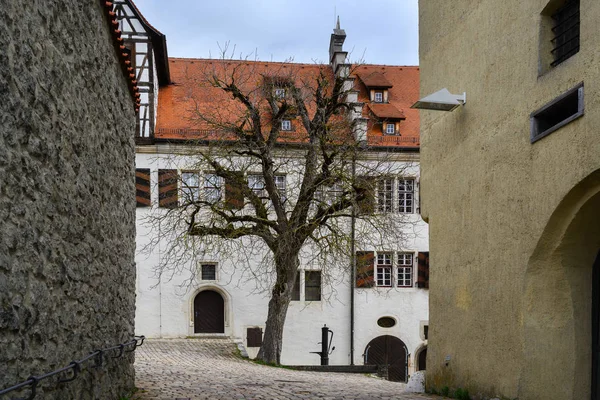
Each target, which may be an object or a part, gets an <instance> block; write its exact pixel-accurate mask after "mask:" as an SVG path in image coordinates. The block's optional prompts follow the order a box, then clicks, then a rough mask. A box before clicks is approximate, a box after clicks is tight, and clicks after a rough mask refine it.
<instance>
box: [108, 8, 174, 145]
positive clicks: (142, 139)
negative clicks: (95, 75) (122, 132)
mask: <svg viewBox="0 0 600 400" xmlns="http://www.w3.org/2000/svg"><path fill="white" fill-rule="evenodd" d="M113 12H114V13H115V14H116V17H117V19H118V21H119V29H120V31H121V37H122V38H123V40H124V46H125V48H126V49H127V50H126V51H127V52H128V53H129V54H130V57H131V67H132V68H133V69H134V71H135V72H134V76H135V78H134V79H135V80H136V81H137V85H138V88H139V92H140V105H139V117H138V124H137V127H136V142H137V143H151V142H152V139H153V137H154V129H155V124H156V107H157V104H158V101H157V100H158V88H159V87H160V86H165V85H168V84H169V83H170V77H169V63H168V62H167V59H168V55H167V43H166V38H165V35H163V34H162V33H161V32H159V31H158V30H157V29H156V28H154V27H153V26H152V25H150V23H148V21H147V20H146V19H145V18H144V16H143V15H142V14H141V13H140V11H139V10H138V8H137V7H136V6H135V4H134V3H133V2H132V1H128V0H114V2H113Z"/></svg>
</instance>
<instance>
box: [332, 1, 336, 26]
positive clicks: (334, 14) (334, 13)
mask: <svg viewBox="0 0 600 400" xmlns="http://www.w3.org/2000/svg"><path fill="white" fill-rule="evenodd" d="M336 16H337V7H336V6H335V4H334V5H333V25H334V26H335V17H336Z"/></svg>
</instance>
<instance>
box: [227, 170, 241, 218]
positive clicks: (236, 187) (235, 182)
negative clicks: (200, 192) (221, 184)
mask: <svg viewBox="0 0 600 400" xmlns="http://www.w3.org/2000/svg"><path fill="white" fill-rule="evenodd" d="M236 175H237V176H236V178H228V179H225V206H226V207H227V208H229V209H232V210H241V209H242V208H244V193H243V192H242V185H243V181H244V180H243V175H242V174H241V173H236Z"/></svg>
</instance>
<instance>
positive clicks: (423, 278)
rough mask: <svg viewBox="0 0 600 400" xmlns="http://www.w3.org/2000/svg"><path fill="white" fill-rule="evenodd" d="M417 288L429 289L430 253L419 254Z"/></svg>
mask: <svg viewBox="0 0 600 400" xmlns="http://www.w3.org/2000/svg"><path fill="white" fill-rule="evenodd" d="M418 260H419V268H418V276H417V287H420V288H424V289H429V252H428V251H425V252H422V253H419V256H418Z"/></svg>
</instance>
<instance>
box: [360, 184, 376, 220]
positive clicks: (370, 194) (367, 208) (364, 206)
mask: <svg viewBox="0 0 600 400" xmlns="http://www.w3.org/2000/svg"><path fill="white" fill-rule="evenodd" d="M373 181H374V179H373V178H369V177H367V176H359V177H357V178H356V188H357V190H358V191H359V193H360V192H361V191H364V198H363V199H362V200H359V201H358V203H357V205H358V213H359V214H373V212H375V188H374V186H373Z"/></svg>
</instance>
